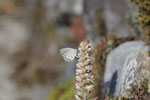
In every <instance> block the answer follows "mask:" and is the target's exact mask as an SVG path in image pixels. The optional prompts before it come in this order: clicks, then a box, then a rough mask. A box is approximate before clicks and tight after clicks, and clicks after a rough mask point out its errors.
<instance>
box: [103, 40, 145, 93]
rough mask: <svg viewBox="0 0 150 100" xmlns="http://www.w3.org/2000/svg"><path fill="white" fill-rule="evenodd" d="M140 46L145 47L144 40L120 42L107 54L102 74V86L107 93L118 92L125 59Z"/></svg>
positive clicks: (121, 82) (121, 81)
mask: <svg viewBox="0 0 150 100" xmlns="http://www.w3.org/2000/svg"><path fill="white" fill-rule="evenodd" d="M141 48H145V47H144V42H142V41H129V42H125V43H123V44H121V45H120V46H118V47H117V48H115V49H114V50H112V51H111V52H110V53H109V54H108V56H107V59H106V68H105V74H104V87H105V88H106V90H108V94H115V95H118V94H119V92H120V90H121V87H122V84H123V80H124V79H123V76H122V74H123V72H124V69H123V66H124V64H125V61H126V60H127V58H128V56H129V55H130V54H132V53H134V52H136V51H138V50H140V49H141ZM134 62H135V61H134ZM135 63H136V62H135Z"/></svg>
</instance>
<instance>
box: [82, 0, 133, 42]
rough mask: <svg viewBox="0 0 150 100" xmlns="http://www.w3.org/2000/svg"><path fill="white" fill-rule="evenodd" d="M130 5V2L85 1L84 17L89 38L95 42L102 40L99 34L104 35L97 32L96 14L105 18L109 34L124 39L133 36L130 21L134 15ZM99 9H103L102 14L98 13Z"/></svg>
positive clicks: (119, 0) (123, 0)
mask: <svg viewBox="0 0 150 100" xmlns="http://www.w3.org/2000/svg"><path fill="white" fill-rule="evenodd" d="M129 3H130V2H128V0H116V1H115V2H114V0H92V1H91V0H85V1H84V12H83V16H84V23H85V28H86V31H87V35H88V37H89V38H90V39H91V40H93V41H94V42H95V41H98V40H99V38H100V36H99V35H97V34H102V33H96V31H95V28H94V22H95V13H99V14H101V16H104V19H103V20H104V22H105V24H106V30H107V33H108V34H111V33H115V34H117V35H119V36H122V37H126V36H127V35H129V34H133V30H132V28H131V25H130V23H131V21H130V23H129V19H128V17H129V16H130V13H132V11H131V10H130V9H129V7H128V4H129ZM97 9H101V12H97ZM102 29H103V28H102Z"/></svg>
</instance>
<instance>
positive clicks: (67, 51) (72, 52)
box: [60, 48, 77, 62]
mask: <svg viewBox="0 0 150 100" xmlns="http://www.w3.org/2000/svg"><path fill="white" fill-rule="evenodd" d="M60 53H61V55H62V56H63V58H64V60H65V61H67V62H71V61H72V60H73V59H74V58H75V57H76V54H77V50H76V49H73V48H62V49H60Z"/></svg>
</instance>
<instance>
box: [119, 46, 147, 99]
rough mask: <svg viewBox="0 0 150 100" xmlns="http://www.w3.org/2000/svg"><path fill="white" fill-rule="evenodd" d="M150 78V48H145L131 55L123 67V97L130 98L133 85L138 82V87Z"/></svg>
mask: <svg viewBox="0 0 150 100" xmlns="http://www.w3.org/2000/svg"><path fill="white" fill-rule="evenodd" d="M149 76H150V57H149V48H148V47H144V48H141V49H140V50H137V51H135V52H134V53H132V54H130V55H129V56H128V58H127V60H126V62H125V65H124V67H123V71H122V76H121V81H122V82H123V85H122V89H121V93H120V94H121V96H124V97H126V98H127V97H128V98H129V97H130V96H131V95H130V92H129V90H130V89H131V86H130V85H131V83H133V82H136V83H137V84H138V86H139V85H140V83H141V81H142V80H143V79H144V78H148V77H149Z"/></svg>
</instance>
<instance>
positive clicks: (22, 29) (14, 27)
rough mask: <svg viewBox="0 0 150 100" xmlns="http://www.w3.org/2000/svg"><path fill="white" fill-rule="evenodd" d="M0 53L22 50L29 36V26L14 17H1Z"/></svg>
mask: <svg viewBox="0 0 150 100" xmlns="http://www.w3.org/2000/svg"><path fill="white" fill-rule="evenodd" d="M0 22H1V23H0V54H4V53H5V54H14V53H16V52H18V51H19V50H22V49H23V47H24V46H25V44H26V41H27V39H28V38H29V32H28V30H27V27H26V26H25V25H24V24H23V23H21V22H18V21H17V20H14V19H13V18H9V17H7V16H2V17H0Z"/></svg>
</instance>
